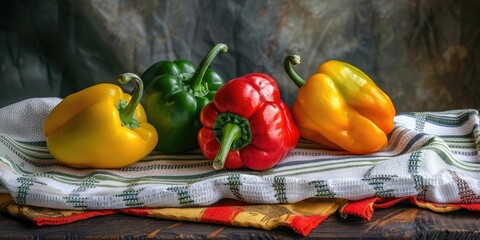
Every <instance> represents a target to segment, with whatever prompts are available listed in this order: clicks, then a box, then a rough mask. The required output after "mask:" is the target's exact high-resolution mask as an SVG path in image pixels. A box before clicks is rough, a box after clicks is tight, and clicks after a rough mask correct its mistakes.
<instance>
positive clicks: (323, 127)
mask: <svg viewBox="0 0 480 240" xmlns="http://www.w3.org/2000/svg"><path fill="white" fill-rule="evenodd" d="M299 63H300V57H299V56H298V55H291V56H287V57H286V58H285V61H284V68H285V71H286V73H287V75H288V76H289V77H290V78H291V79H292V80H293V81H294V82H295V84H296V85H297V86H298V87H299V88H300V89H299V90H298V93H297V99H296V100H295V102H294V103H293V105H292V116H293V118H294V120H295V122H296V123H297V125H298V127H299V129H300V133H301V136H302V137H304V138H306V139H309V140H311V141H313V142H316V143H318V144H320V145H323V146H326V147H328V148H333V149H340V150H341V149H343V150H345V151H348V152H350V153H353V154H368V153H373V152H376V151H378V150H381V149H382V148H384V147H385V146H386V145H387V144H388V139H387V135H388V133H390V132H391V131H392V129H393V118H394V116H395V108H394V106H393V104H392V101H391V100H390V98H389V97H388V95H387V94H385V93H384V92H383V91H382V90H381V89H380V88H378V87H377V85H375V83H374V82H373V81H372V79H370V77H368V76H367V75H366V74H365V73H364V72H362V71H361V70H360V69H358V68H356V67H354V66H352V65H350V64H348V63H345V62H341V61H337V60H330V61H327V62H324V63H323V64H321V65H320V66H319V67H318V69H317V72H316V73H315V74H313V75H312V76H311V77H310V78H308V79H307V81H305V80H303V79H302V78H300V77H299V76H298V75H297V74H296V73H295V71H294V70H293V68H292V64H293V65H296V64H299Z"/></svg>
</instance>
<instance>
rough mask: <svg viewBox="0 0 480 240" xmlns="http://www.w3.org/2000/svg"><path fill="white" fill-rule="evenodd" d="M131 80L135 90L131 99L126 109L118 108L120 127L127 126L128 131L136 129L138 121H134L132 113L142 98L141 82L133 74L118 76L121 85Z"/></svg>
mask: <svg viewBox="0 0 480 240" xmlns="http://www.w3.org/2000/svg"><path fill="white" fill-rule="evenodd" d="M131 80H134V83H135V88H134V90H133V94H132V98H131V99H130V101H129V103H128V105H127V106H126V107H120V108H119V110H118V111H119V113H120V119H121V121H122V125H124V126H127V127H128V128H130V129H134V128H136V127H138V121H137V119H135V116H134V114H133V113H134V112H135V109H136V108H137V106H138V104H139V102H140V99H141V98H142V93H143V82H142V80H141V79H140V77H138V76H137V75H135V74H133V73H122V74H120V75H118V82H119V83H121V84H122V85H125V84H127V83H129V82H130V81H131Z"/></svg>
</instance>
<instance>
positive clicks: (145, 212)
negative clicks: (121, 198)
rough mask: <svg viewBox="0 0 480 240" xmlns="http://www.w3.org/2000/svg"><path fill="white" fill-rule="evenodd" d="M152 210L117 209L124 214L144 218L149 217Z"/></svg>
mask: <svg viewBox="0 0 480 240" xmlns="http://www.w3.org/2000/svg"><path fill="white" fill-rule="evenodd" d="M153 210H154V209H153V208H125V209H118V210H117V211H118V212H120V213H124V214H130V215H135V216H140V217H146V216H148V215H150V213H151V212H152V211H153Z"/></svg>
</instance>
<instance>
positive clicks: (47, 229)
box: [0, 204, 480, 240]
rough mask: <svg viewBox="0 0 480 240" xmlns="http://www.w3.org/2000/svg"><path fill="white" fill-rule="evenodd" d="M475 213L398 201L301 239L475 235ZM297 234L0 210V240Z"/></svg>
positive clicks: (479, 229)
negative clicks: (41, 218)
mask: <svg viewBox="0 0 480 240" xmlns="http://www.w3.org/2000/svg"><path fill="white" fill-rule="evenodd" d="M479 219H480V213H478V212H467V211H457V212H452V213H446V214H439V213H434V212H431V211H428V210H422V209H418V208H411V205H408V204H399V205H397V206H394V207H392V208H389V209H377V210H376V211H375V214H374V216H373V218H372V220H371V221H368V222H366V221H363V220H361V219H359V218H358V217H353V216H349V217H347V218H346V219H344V218H342V217H340V216H339V215H338V214H335V215H333V216H331V217H330V218H328V219H326V220H325V221H324V222H323V223H322V224H320V226H318V227H317V228H315V229H313V230H312V232H311V233H310V234H309V235H308V236H307V237H305V238H302V239H449V240H450V239H453V240H454V239H480V221H479ZM147 237H148V238H157V239H299V238H301V237H300V236H299V235H298V234H297V233H295V232H294V231H293V230H291V229H288V228H285V227H282V228H277V229H274V230H271V231H265V230H260V229H254V228H240V227H229V226H223V225H215V224H201V223H190V222H179V221H168V220H161V219H151V218H142V217H135V216H129V215H122V214H116V215H109V216H102V217H96V218H92V219H87V220H83V221H79V222H75V223H71V224H66V225H61V226H43V227H37V226H33V225H32V224H29V223H26V222H23V221H21V220H17V219H12V218H10V217H9V216H5V215H0V239H145V238H147Z"/></svg>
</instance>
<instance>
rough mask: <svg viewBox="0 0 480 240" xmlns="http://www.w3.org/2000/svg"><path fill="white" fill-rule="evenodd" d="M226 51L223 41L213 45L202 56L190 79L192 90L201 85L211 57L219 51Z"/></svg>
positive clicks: (211, 59)
mask: <svg viewBox="0 0 480 240" xmlns="http://www.w3.org/2000/svg"><path fill="white" fill-rule="evenodd" d="M227 51H228V47H227V45H225V44H223V43H219V44H217V45H215V46H214V47H213V48H212V49H211V50H210V51H209V52H208V53H207V55H205V57H203V59H202V61H201V62H200V64H199V65H198V67H197V70H196V71H195V74H193V76H192V78H191V81H192V84H191V85H190V86H191V88H192V89H193V91H199V90H200V89H201V87H202V80H203V76H204V75H205V72H206V71H207V69H208V66H210V63H211V62H212V61H213V59H214V58H215V57H216V56H217V55H218V54H219V53H225V52H227Z"/></svg>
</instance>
